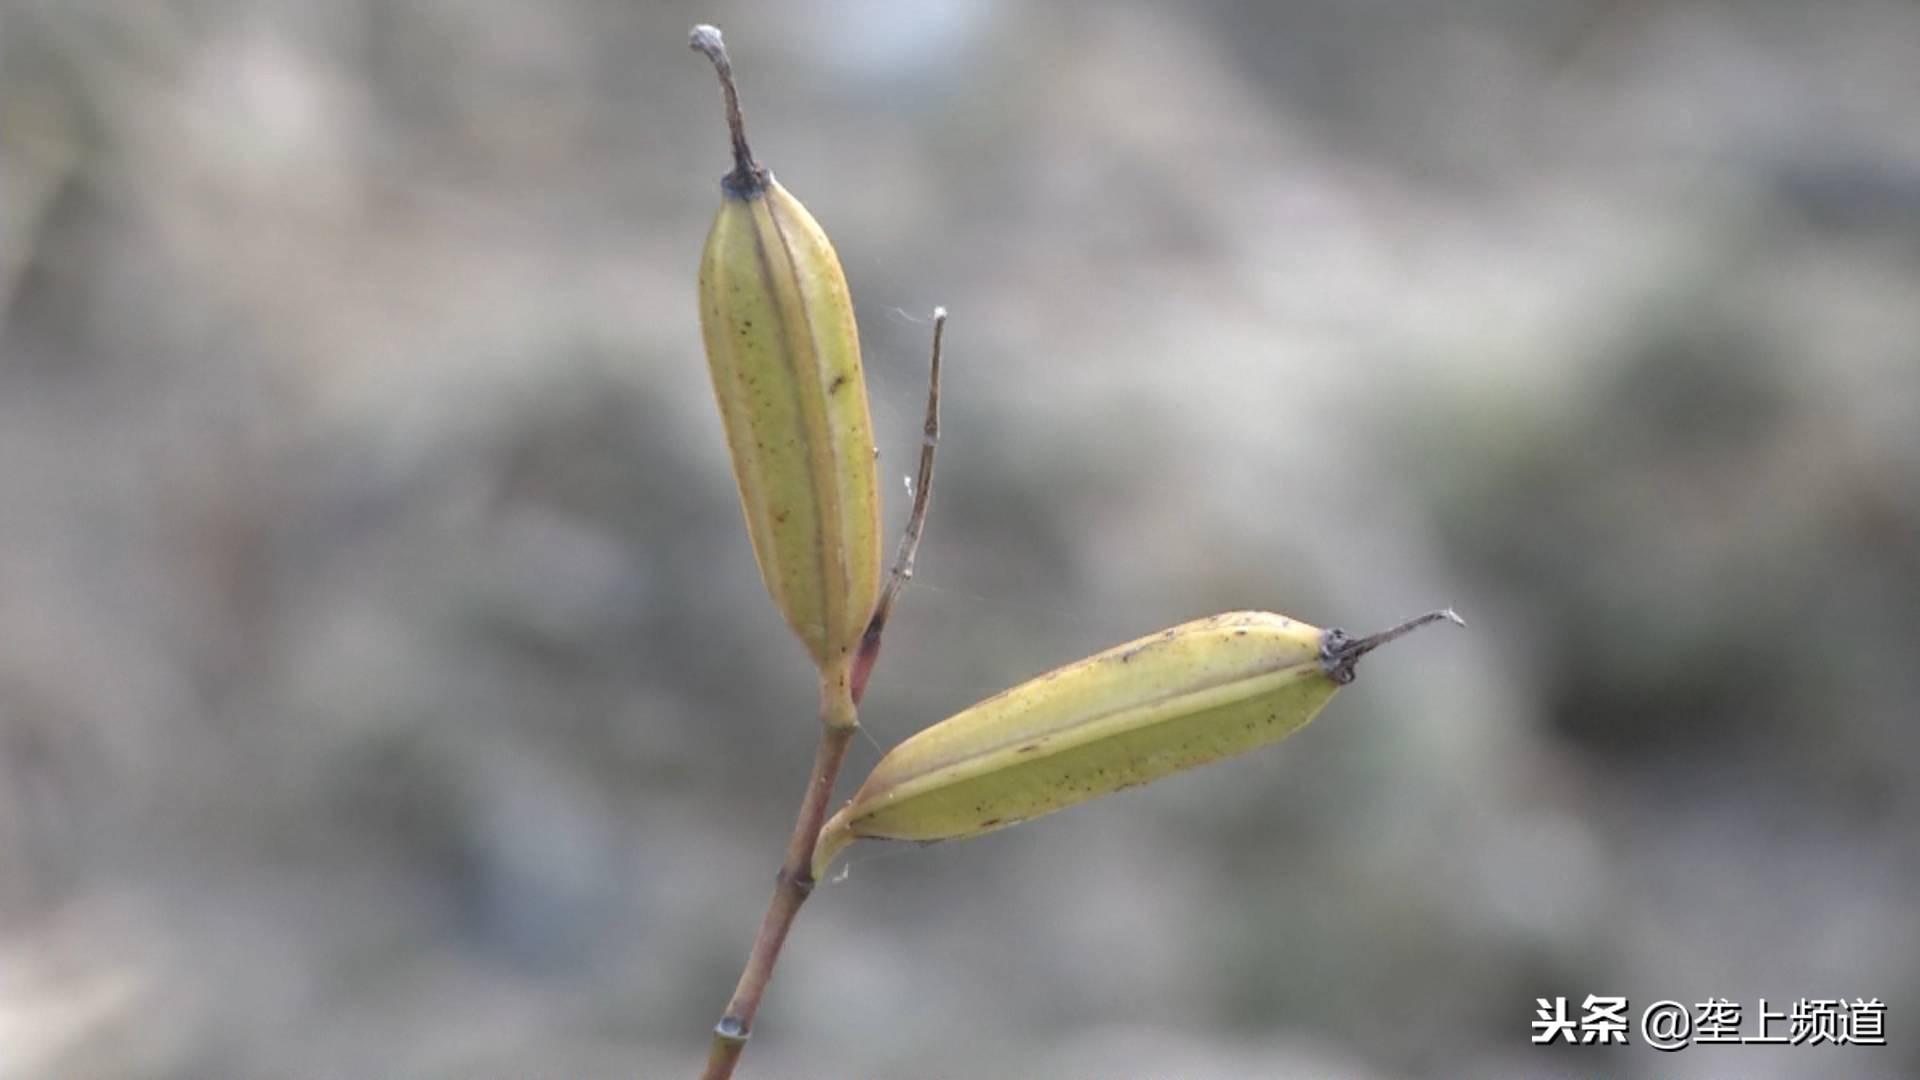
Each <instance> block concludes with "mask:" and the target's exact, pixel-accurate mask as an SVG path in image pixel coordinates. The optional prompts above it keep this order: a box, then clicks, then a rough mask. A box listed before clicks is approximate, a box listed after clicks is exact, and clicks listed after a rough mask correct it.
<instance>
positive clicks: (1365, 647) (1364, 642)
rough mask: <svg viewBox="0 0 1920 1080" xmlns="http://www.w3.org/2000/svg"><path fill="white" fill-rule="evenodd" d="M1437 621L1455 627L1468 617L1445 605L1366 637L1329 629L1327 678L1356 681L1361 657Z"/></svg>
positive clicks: (1324, 659) (1324, 647) (1324, 652)
mask: <svg viewBox="0 0 1920 1080" xmlns="http://www.w3.org/2000/svg"><path fill="white" fill-rule="evenodd" d="M1437 622H1451V623H1453V624H1454V625H1455V626H1465V625H1467V620H1465V619H1463V618H1461V617H1460V615H1459V613H1457V612H1455V611H1454V610H1453V609H1452V608H1443V609H1441V610H1439V611H1429V612H1427V613H1426V614H1425V615H1421V616H1417V617H1415V618H1412V619H1408V620H1407V621H1406V622H1403V623H1401V624H1400V625H1399V626H1396V627H1393V628H1392V629H1390V630H1382V631H1381V632H1379V633H1377V634H1371V635H1368V636H1367V637H1363V638H1356V637H1353V636H1352V635H1350V634H1348V633H1347V632H1346V631H1345V630H1328V631H1327V634H1326V638H1325V639H1324V641H1323V642H1322V643H1321V645H1320V666H1321V667H1322V668H1323V669H1324V670H1325V671H1326V673H1327V678H1329V679H1332V680H1333V681H1334V682H1336V683H1339V684H1340V685H1342V686H1345V685H1346V684H1348V683H1350V682H1352V681H1353V667H1354V665H1355V664H1357V663H1359V662H1360V658H1361V657H1363V656H1365V655H1367V654H1368V653H1370V652H1372V651H1373V650H1375V649H1377V648H1379V647H1380V646H1382V645H1385V644H1387V643H1388V642H1390V641H1396V640H1398V639H1400V638H1403V637H1405V636H1407V635H1408V634H1411V633H1413V632H1414V631H1415V630H1418V629H1420V628H1421V627H1423V626H1426V625H1428V624H1429V623H1437Z"/></svg>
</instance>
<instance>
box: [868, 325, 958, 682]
mask: <svg viewBox="0 0 1920 1080" xmlns="http://www.w3.org/2000/svg"><path fill="white" fill-rule="evenodd" d="M946 336H947V309H946V308H943V307H937V308H934V309H933V361H932V362H931V363H930V364H929V365H928V371H927V417H926V421H925V422H924V423H923V424H922V425H921V433H920V469H919V472H918V474H917V475H916V476H915V478H914V482H913V488H912V495H913V511H912V512H911V513H909V514H908V515H907V527H906V530H905V531H904V532H902V533H901V534H900V551H899V553H898V554H897V555H895V556H894V560H893V573H892V574H891V575H890V576H889V577H888V578H887V586H886V588H884V589H882V590H881V591H880V602H879V603H877V604H875V605H874V606H873V618H872V619H870V620H868V622H867V632H866V633H865V634H864V635H863V636H862V637H861V638H860V648H859V650H858V651H857V652H856V653H855V654H854V658H853V700H855V701H859V700H860V698H861V696H862V695H864V694H865V693H866V690H867V679H868V678H870V677H871V676H872V675H873V664H874V661H876V660H878V659H880V638H881V636H882V635H883V634H885V633H886V631H887V619H888V617H889V616H891V615H892V614H893V602H894V600H895V599H897V598H898V597H899V595H900V590H901V589H903V588H905V587H906V584H907V582H909V581H912V580H913V560H914V557H915V556H917V555H918V554H919V553H920V536H921V534H922V533H924V532H926V529H927V508H928V507H929V506H931V505H932V503H933V451H934V449H935V448H936V447H937V446H939V445H940V348H941V345H942V343H943V342H944V340H945V339H946Z"/></svg>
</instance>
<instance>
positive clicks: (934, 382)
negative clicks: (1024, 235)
mask: <svg viewBox="0 0 1920 1080" xmlns="http://www.w3.org/2000/svg"><path fill="white" fill-rule="evenodd" d="M946 326H947V309H945V308H935V309H934V312H933V361H932V364H931V370H930V372H929V373H928V377H927V416H926V424H925V427H924V437H923V440H922V442H921V444H920V469H919V474H918V477H917V482H916V483H915V485H914V493H913V511H912V513H911V514H909V515H908V518H907V527H906V531H905V533H904V534H903V535H902V536H901V538H900V550H899V553H898V555H897V556H896V557H895V559H894V565H893V573H892V576H891V577H890V578H889V579H888V581H887V585H886V588H885V590H884V591H882V593H881V594H880V601H879V603H877V604H875V605H874V612H873V617H872V618H871V619H870V620H869V621H868V623H867V630H866V633H865V634H864V635H862V637H861V640H860V645H859V648H858V649H857V650H855V653H854V655H853V657H852V661H851V663H850V665H849V667H848V670H847V671H846V673H845V674H844V675H826V676H823V677H822V679H821V683H820V746H819V748H818V749H817V750H815V751H814V755H813V774H812V776H810V777H809V778H808V780H807V792H806V795H805V796H804V797H802V798H801V800H800V814H799V817H798V818H796V819H795V821H794V823H793V835H792V836H791V837H789V838H788V840H787V854H786V858H785V860H784V861H783V862H782V863H781V865H780V873H779V876H778V877H777V878H775V881H774V887H773V899H772V900H770V901H768V903H767V913H766V915H765V916H764V917H763V918H762V919H761V920H760V932H759V934H757V935H756V936H755V937H754V939H753V950H752V951H751V952H749V953H748V954H747V966H746V969H745V970H743V971H742V972H741V973H740V982H739V984H738V985H737V986H735V987H734V990H733V997H732V998H731V999H729V1000H728V1002H727V1010H726V1012H725V1013H724V1014H723V1015H722V1016H721V1017H720V1022H719V1023H718V1024H715V1025H714V1027H713V1043H712V1045H711V1047H710V1048H709V1049H708V1051H707V1068H706V1071H705V1072H703V1073H701V1080H729V1078H730V1077H732V1076H733V1070H734V1068H735V1067H736V1066H737V1065H739V1063H740V1054H741V1052H742V1051H744V1050H745V1049H746V1048H747V1038H748V1037H749V1036H750V1035H752V1034H753V1018H754V1016H755V1014H757V1013H758V1012H759V1011H760V999H761V998H762V997H763V996H765V994H766V992H767V983H768V982H770V981H771V980H772V979H773V966H774V965H775V964H776V963H778V962H779V960H780V950H781V949H782V948H783V947H784V946H785V945H786V943H787V933H788V931H790V930H792V929H793V920H794V918H795V917H796V916H797V915H799V914H800V905H802V904H804V903H806V902H807V897H808V896H809V895H811V894H812V893H813V886H814V880H813V849H814V846H815V845H816V844H817V843H818V842H819V839H820V827H821V825H823V824H824V823H825V822H826V820H827V807H828V805H829V804H830V803H831V802H832V801H833V785H834V781H835V780H837V779H838V778H839V776H840V765H841V763H842V762H844V761H845V760H846V758H847V747H848V746H849V745H851V744H852V742H853V733H854V731H855V730H857V729H858V728H859V726H860V723H859V718H858V714H857V712H856V710H857V709H858V707H859V704H860V699H861V698H862V697H863V696H865V694H866V689H867V679H868V677H869V676H871V675H872V674H873V663H874V661H875V660H876V659H878V658H879V655H880V637H881V634H882V632H884V631H885V630H886V626H887V616H888V614H890V613H891V612H892V610H893V603H894V600H895V599H896V598H897V597H898V596H899V594H900V590H901V588H902V587H904V586H905V585H906V583H907V582H908V581H910V580H911V579H912V578H913V560H914V555H915V554H916V553H917V552H918V551H919V549H920V536H921V534H922V533H923V532H924V531H925V530H926V525H927V507H928V506H929V505H930V504H931V501H932V497H933V449H934V445H935V444H936V443H938V442H939V439H940V348H941V341H942V338H943V337H944V336H945V331H946Z"/></svg>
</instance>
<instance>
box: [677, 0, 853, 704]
mask: <svg viewBox="0 0 1920 1080" xmlns="http://www.w3.org/2000/svg"><path fill="white" fill-rule="evenodd" d="M692 43H693V47H694V48H696V49H698V50H700V51H701V52H703V53H705V54H706V55H707V56H708V57H709V58H710V59H711V60H712V61H713V63H714V66H715V68H716V69H717V70H718V71H719V73H720V78H721V85H722V87H723V89H724V90H725V93H726V101H727V121H728V125H729V127H730V129H731V134H732V138H733V151H734V169H733V171H732V172H730V173H728V174H727V175H726V177H725V178H723V179H722V180H721V182H720V189H721V203H720V210H719V213H718V214H717V215H716V216H715V218H714V222H713V229H712V231H711V232H710V233H709V234H708V236H707V244H706V250H705V253H704V255H703V256H702V258H701V262H700V328H701V333H702V336H703V337H704V339H705V342H706V349H707V362H708V367H709V369H710V371H711V374H712V376H713V389H714V396H715V398H716V399H717V400H718V402H719V406H720V418H721V421H722V423H723V425H724V426H725V428H726V432H727V444H728V447H729V449H730V451H731V453H732V458H733V471H734V478H735V480H736V481H737V483H738V484H739V488H740V504H741V507H742V509H743V510H744V511H745V513H746V519H747V530H748V532H749V534H750V535H751V537H752V540H753V553H754V558H755V560H756V561H757V562H758V563H759V566H760V575H761V577H762V579H763V580H764V581H765V582H766V586H767V591H768V592H769V593H770V594H772V596H773V601H774V604H775V606H777V607H778V608H779V609H780V612H781V614H782V615H784V616H785V617H786V619H787V622H788V623H789V624H790V625H791V626H792V627H793V629H794V632H795V633H796V634H798V635H799V637H800V640H801V641H802V643H804V644H805V645H806V647H807V651H808V652H809V653H810V654H811V655H812V657H813V660H814V663H815V664H816V665H817V666H818V667H819V668H820V669H821V672H822V674H823V676H825V677H826V678H827V681H828V682H829V683H834V682H841V683H843V682H844V681H845V674H846V669H847V665H848V664H849V663H850V661H851V655H852V651H853V649H854V648H855V647H856V646H857V644H858V643H859V640H860V636H861V634H862V632H863V631H864V630H865V629H866V626H867V619H868V617H869V616H870V615H871V614H872V612H873V607H874V603H875V600H876V599H877V598H878V596H879V591H880V570H881V557H882V556H881V543H880V541H881V537H880V490H879V481H878V472H877V468H876V465H875V462H874V449H873V447H874V442H873V421H872V419H871V416H870V414H869V412H868V408H867V387H866V379H865V377H864V376H863V374H862V372H861V367H860V339H859V332H858V330H857V328H856V326H855V324H854V318H853V304H852V301H851V299H850V298H849V295H848V292H847V281H846V277H845V275H844V274H843V273H842V272H841V269H840V259H839V257H838V256H837V255H835V254H834V250H833V245H832V244H831V243H830V242H828V240H827V235H826V233H825V232H824V231H822V230H821V228H820V226H819V224H818V223H817V222H815V221H814V219H813V215H811V214H809V213H808V212H807V209H806V207H804V206H802V205H800V201H799V200H798V199H795V198H794V197H793V196H792V195H791V194H789V193H788V192H787V190H786V189H785V188H783V187H781V186H780V184H779V183H778V182H776V181H775V180H774V178H773V176H772V174H771V173H769V172H768V171H767V170H766V169H765V168H763V167H761V166H760V165H759V164H758V163H757V162H755V161H754V159H753V155H752V153H751V152H750V151H749V150H748V148H747V143H746V137H745V134H744V129H743V127H742V124H741V117H740V108H739V100H738V96H737V94H736V92H735V89H734V85H733V78H732V70H731V65H730V64H729V63H728V60H727V55H726V51H725V48H724V46H723V45H722V44H721V40H720V32H719V31H718V30H716V29H714V28H713V27H709V26H702V27H697V28H695V30H694V33H693V41H692Z"/></svg>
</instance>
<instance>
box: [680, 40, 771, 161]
mask: <svg viewBox="0 0 1920 1080" xmlns="http://www.w3.org/2000/svg"><path fill="white" fill-rule="evenodd" d="M687 45H688V46H689V47H691V48H692V49H693V50H694V51H695V52H698V53H701V54H703V55H705V56H706V58H707V59H708V60H711V61H712V62H713V70H714V71H715V73H717V74H718V75H719V76H720V90H721V92H722V93H723V94H725V95H726V100H727V133H728V134H729V135H730V136H732V138H733V171H732V172H730V173H728V174H727V175H726V176H724V177H722V178H721V180H720V186H721V188H722V189H723V190H725V191H726V192H727V193H728V194H730V195H735V196H738V197H740V198H743V199H750V198H753V197H754V196H755V195H758V194H760V193H761V192H763V191H765V190H766V189H767V180H768V176H767V170H766V169H764V168H762V167H761V166H760V163H759V162H757V161H755V160H753V151H752V150H751V149H749V148H748V146H747V126H746V121H745V119H744V118H742V116H741V113H740V92H739V91H738V90H737V89H735V88H734V85H733V61H731V60H729V59H728V58H727V43H726V41H725V40H724V39H723V38H721V36H720V28H719V27H717V26H708V25H707V24H706V23H701V24H700V25H699V26H696V27H694V28H693V33H692V34H691V35H689V36H688V38H687Z"/></svg>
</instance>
